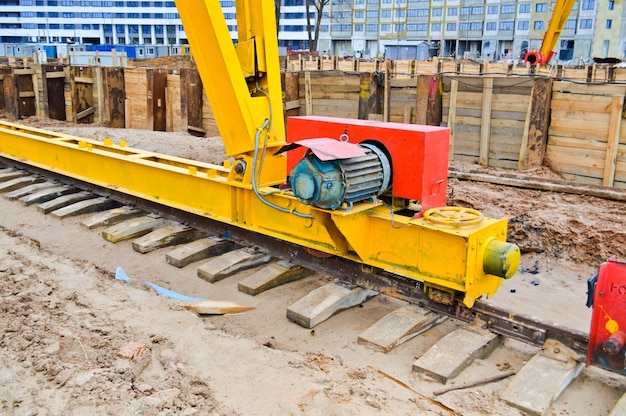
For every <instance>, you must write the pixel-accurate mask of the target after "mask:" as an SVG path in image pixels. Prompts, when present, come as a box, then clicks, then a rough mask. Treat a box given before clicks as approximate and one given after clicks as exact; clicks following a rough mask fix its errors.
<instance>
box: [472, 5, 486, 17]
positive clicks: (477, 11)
mask: <svg viewBox="0 0 626 416" xmlns="http://www.w3.org/2000/svg"><path fill="white" fill-rule="evenodd" d="M484 13H485V8H484V7H483V6H474V7H472V14H473V15H481V14H484Z"/></svg>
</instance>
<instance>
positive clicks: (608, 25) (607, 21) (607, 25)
mask: <svg viewBox="0 0 626 416" xmlns="http://www.w3.org/2000/svg"><path fill="white" fill-rule="evenodd" d="M612 25H613V21H612V20H611V19H606V28H607V29H610V28H611V26H612Z"/></svg>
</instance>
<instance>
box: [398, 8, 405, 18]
mask: <svg viewBox="0 0 626 416" xmlns="http://www.w3.org/2000/svg"><path fill="white" fill-rule="evenodd" d="M405 16H406V10H396V17H397V18H400V19H403V18H404V17H405Z"/></svg>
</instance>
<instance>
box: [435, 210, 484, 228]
mask: <svg viewBox="0 0 626 416" xmlns="http://www.w3.org/2000/svg"><path fill="white" fill-rule="evenodd" d="M424 219H425V220H426V221H428V222H432V223H433V224H439V225H450V226H454V227H462V226H464V225H476V224H479V223H480V222H481V221H482V220H483V219H484V216H483V214H482V213H481V212H480V211H476V210H475V209H472V208H463V207H441V208H431V209H429V210H427V211H426V212H424Z"/></svg>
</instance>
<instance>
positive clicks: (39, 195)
mask: <svg viewBox="0 0 626 416" xmlns="http://www.w3.org/2000/svg"><path fill="white" fill-rule="evenodd" d="M0 162H1V163H2V166H1V167H2V168H3V169H2V170H0V191H1V192H2V193H3V194H4V197H5V199H8V200H12V202H10V203H12V204H19V202H17V201H21V203H22V204H21V205H30V206H31V207H30V208H24V209H26V210H28V209H30V210H32V206H36V207H37V211H39V213H40V214H39V215H41V213H43V214H50V215H51V216H56V217H58V218H60V219H62V221H71V220H68V219H69V218H73V220H74V221H80V223H81V224H82V225H83V226H87V228H90V229H92V230H94V232H102V234H103V235H104V236H105V238H107V239H109V240H110V241H133V242H132V243H131V246H132V247H133V249H134V250H135V251H138V252H140V253H147V252H155V253H157V252H159V251H160V252H162V251H168V253H171V252H172V247H171V246H172V245H174V244H176V243H177V244H178V245H177V247H184V245H183V240H186V241H192V240H196V241H197V240H199V239H205V240H206V238H211V239H213V241H217V240H219V239H222V240H226V241H227V242H228V244H227V245H226V246H223V247H222V246H220V247H222V248H218V249H215V250H213V251H211V250H208V251H206V252H205V253H204V254H203V255H200V257H193V258H192V260H189V261H187V260H182V263H185V264H178V266H180V267H181V268H183V267H184V268H185V269H186V270H189V269H192V270H193V269H194V268H196V270H197V271H196V273H193V272H191V273H192V274H197V275H198V276H199V277H203V278H204V279H205V280H208V281H211V282H213V283H216V282H218V281H220V280H222V279H225V278H226V277H228V276H232V275H235V274H236V273H237V272H241V271H242V270H246V269H251V270H253V271H255V270H256V271H257V272H258V271H259V270H261V271H263V270H265V272H267V270H268V269H267V267H269V266H268V264H270V265H276V264H283V265H284V263H279V261H282V262H285V261H286V262H288V263H289V267H298V268H301V270H304V271H306V272H303V273H300V274H298V276H297V277H294V276H293V275H290V276H288V277H287V278H278V279H277V280H276V281H275V282H274V283H272V284H271V285H269V286H268V285H266V286H268V287H262V288H261V289H259V291H258V292H255V293H254V294H255V295H256V294H258V293H262V292H264V291H265V290H268V289H269V292H270V293H271V292H272V290H275V291H279V292H281V291H282V293H283V295H284V293H285V290H286V289H285V288H284V287H278V288H276V289H271V288H270V287H272V286H274V287H275V286H278V285H279V283H285V282H293V281H294V280H296V279H301V278H303V277H304V276H311V277H307V278H306V279H304V280H303V281H300V282H298V283H296V285H297V287H299V288H300V289H301V290H304V292H303V293H300V295H301V298H300V299H295V302H294V298H293V295H291V296H290V297H289V298H290V299H291V303H292V305H291V306H290V307H288V308H287V317H288V318H289V319H290V320H292V321H295V322H297V323H299V324H300V326H303V327H305V328H306V330H308V331H310V334H311V336H314V335H316V331H317V334H318V335H319V330H318V325H320V326H322V325H321V323H322V322H325V321H326V320H327V319H328V320H329V322H331V324H332V323H334V322H337V321H339V322H341V318H340V316H341V315H342V314H340V313H339V312H341V311H343V310H345V309H348V308H349V307H352V306H361V307H362V308H364V309H365V307H366V305H368V303H366V301H367V299H369V298H371V297H373V296H374V295H376V294H380V295H378V297H379V298H389V299H393V300H392V301H390V304H391V305H393V307H391V306H389V305H387V307H386V308H385V309H386V312H388V313H390V314H393V313H394V312H396V311H397V310H399V309H402V308H401V306H402V305H405V306H407V305H408V306H409V309H411V310H412V311H415V310H418V309H419V313H420V314H422V315H424V314H430V316H431V317H430V318H428V319H426V320H425V321H424V322H420V323H419V324H416V323H412V325H413V327H412V328H410V329H405V330H404V332H402V333H401V334H400V335H398V336H397V338H398V339H396V340H391V341H390V340H388V339H385V340H383V341H381V339H380V337H377V336H376V333H377V332H378V333H381V332H385V331H389V329H388V328H385V327H384V326H383V327H378V328H376V327H375V325H373V326H372V328H368V330H369V333H368V334H369V335H364V334H365V333H366V332H367V331H364V332H363V333H361V334H360V335H359V336H358V337H356V338H357V339H353V340H352V342H356V341H357V340H358V341H359V342H361V343H363V344H366V345H369V346H370V347H371V348H372V349H373V350H376V351H380V350H381V349H382V350H385V351H387V352H389V351H391V350H392V349H393V348H394V347H396V346H397V345H404V342H405V341H407V340H408V339H411V338H413V337H414V336H416V335H417V334H418V333H420V332H421V330H427V329H428V328H431V327H433V326H435V330H434V332H438V331H443V332H439V335H440V338H441V340H440V341H439V342H442V343H441V344H439V343H438V344H437V345H438V346H439V348H440V349H444V348H446V344H445V339H446V338H449V340H448V342H451V341H450V339H451V340H452V341H454V338H453V336H454V334H455V333H456V334H460V335H457V336H467V332H466V333H459V332H458V331H470V333H476V334H479V337H478V338H479V340H478V341H477V342H478V346H477V347H476V348H475V350H472V351H468V352H463V353H461V354H462V355H463V354H465V355H466V356H464V357H461V358H459V357H458V356H457V355H455V351H452V350H453V349H454V348H451V349H450V351H448V352H449V353H450V354H449V355H444V356H441V355H437V354H434V353H431V354H430V355H431V356H432V358H430V361H429V362H422V363H420V359H419V358H418V359H417V360H415V361H414V362H406V363H405V364H406V367H407V368H411V369H412V370H413V372H414V373H420V374H422V373H425V374H426V375H427V376H428V377H430V378H433V379H435V380H438V381H439V382H444V383H445V382H447V381H448V380H450V381H452V384H454V379H455V377H456V376H457V375H458V374H459V373H460V372H461V371H463V370H464V369H465V367H467V366H469V365H471V363H472V361H474V360H475V359H487V358H488V357H489V353H490V352H491V351H493V350H494V349H495V348H501V349H502V348H505V349H506V348H510V343H512V342H513V343H515V342H518V341H520V342H521V343H523V345H525V346H526V347H524V348H534V350H536V353H534V355H532V357H533V358H531V359H530V360H529V363H530V362H532V360H533V359H534V357H540V358H539V359H542V357H543V358H547V359H548V360H551V361H549V362H548V363H546V362H541V363H539V364H538V365H539V366H540V367H541V368H542V369H545V368H547V367H546V366H549V365H552V364H555V368H556V369H555V370H554V371H555V372H554V373H553V374H552V375H549V378H559V377H563V380H560V382H559V383H557V384H558V386H557V387H555V388H556V389H557V390H558V389H560V390H564V389H565V387H567V385H568V384H569V382H570V381H571V380H572V379H575V378H576V376H577V375H578V373H579V372H580V370H581V369H582V366H581V365H580V364H579V363H580V362H582V361H584V356H585V354H586V348H587V341H588V338H587V335H586V334H585V333H583V332H580V331H575V330H570V329H567V328H562V327H560V326H559V325H556V324H554V323H551V322H546V321H543V320H540V319H536V318H533V317H530V316H524V315H520V314H518V313H515V312H513V311H511V310H506V309H502V308H498V307H495V306H493V305H490V304H489V303H487V302H483V301H480V300H479V301H478V302H476V304H475V306H474V308H472V309H468V308H466V307H465V306H464V305H463V304H462V302H460V301H458V300H457V301H456V302H455V303H454V304H452V305H444V304H441V303H437V302H435V301H433V300H432V299H430V298H429V297H428V296H426V295H425V294H424V293H423V288H422V286H421V284H420V282H417V281H415V280H412V279H408V278H405V277H403V276H400V275H394V274H392V273H389V272H382V271H378V270H372V269H364V268H363V267H362V265H360V264H357V263H353V262H350V261H349V260H345V259H341V258H338V257H318V256H316V255H314V254H315V253H313V255H312V254H311V253H310V252H307V251H306V250H305V249H303V248H301V247H299V246H296V245H294V244H290V243H285V242H283V241H279V240H276V239H272V238H269V237H265V236H262V235H260V234H256V233H252V232H250V231H246V230H243V229H239V228H236V227H229V226H227V225H224V224H223V223H220V222H218V221H214V220H211V219H210V218H207V217H202V216H198V215H193V214H189V213H188V212H184V211H179V210H176V209H174V208H171V207H166V206H162V205H159V204H155V203H154V202H150V201H145V200H140V199H137V198H135V197H133V196H129V195H125V194H121V193H119V192H116V191H115V190H112V189H110V188H101V187H97V186H94V185H92V184H88V183H82V182H79V181H76V180H74V179H69V178H66V177H60V176H55V175H54V173H51V172H47V171H38V170H37V169H34V168H33V167H31V166H24V165H22V164H20V163H18V162H15V161H12V160H1V161H0ZM120 207H131V208H132V209H131V210H130V212H131V213H130V214H129V213H127V214H128V215H127V216H120V217H117V218H116V217H115V216H114V215H113V214H111V215H110V216H108V215H107V214H106V213H107V212H115V213H117V214H119V213H121V212H123V210H121V209H120ZM131 217H132V218H144V219H146V218H148V219H150V221H152V222H151V225H149V226H143V227H144V228H143V229H142V231H137V230H136V229H133V227H137V225H136V222H135V223H132V221H137V220H136V219H135V220H132V219H130V218H131ZM98 218H100V219H98ZM131 223H132V224H131ZM115 224H118V225H117V227H118V228H117V230H116V231H111V229H112V228H114V226H116V225H115ZM133 224H135V225H133ZM172 225H175V226H178V228H176V227H174V229H177V230H179V231H180V230H186V234H184V235H185V236H186V237H180V235H182V234H177V235H178V237H177V236H174V235H173V234H171V233H175V231H171V233H170V234H163V231H162V232H161V234H162V235H161V236H159V238H158V239H157V240H156V242H155V241H154V239H152V240H151V239H150V238H149V237H150V235H153V236H154V235H155V233H157V234H158V230H163V229H164V227H165V226H172ZM139 228H141V226H140V227H139ZM107 230H109V231H107ZM129 230H130V231H129ZM155 230H156V231H155ZM190 230H191V231H190ZM116 232H117V233H118V234H115V233H116ZM124 233H126V234H124ZM107 236H108V237H107ZM116 239H117V240H116ZM191 244H193V243H191ZM165 247H170V248H169V249H167V250H165V249H164V248H165ZM251 247H254V248H255V250H250V248H251ZM239 248H248V251H249V252H253V254H254V255H253V256H251V257H249V258H248V260H250V259H252V260H251V261H250V262H249V264H248V267H245V265H244V266H242V264H241V263H239V264H229V265H228V266H226V267H225V266H219V267H222V268H221V269H219V267H218V273H215V270H210V271H208V272H207V271H206V270H204V271H203V266H202V264H203V263H205V262H206V261H207V259H209V257H211V258H213V259H215V258H218V257H219V256H220V255H221V256H222V257H224V258H225V257H227V253H232V252H233V251H236V250H237V249H239ZM158 249H162V250H158ZM179 251H180V250H179ZM259 252H260V253H261V254H262V255H259ZM152 255H153V256H154V255H155V254H152ZM185 255H187V256H188V255H189V253H185ZM151 258H154V257H151ZM165 258H166V262H168V263H170V264H175V263H176V261H177V259H172V258H171V256H170V257H168V255H165ZM187 263H189V264H187ZM219 272H221V274H220V273H219ZM203 273H204V276H202V274H203ZM242 273H243V274H247V275H248V277H250V275H251V273H252V272H250V271H247V272H245V271H244V272H242ZM187 274H189V271H188V272H187ZM257 274H258V273H257ZM252 275H254V274H253V273H252ZM207 276H208V277H207ZM329 276H331V277H332V281H331V282H330V283H328V284H330V285H334V286H338V287H341V288H342V290H347V291H352V292H354V291H355V290H361V291H363V290H367V291H369V292H368V293H369V294H362V293H359V294H357V295H347V296H346V298H344V299H343V300H342V301H341V302H338V303H336V305H334V306H333V307H332V308H330V309H329V310H325V311H324V312H321V313H320V312H319V308H320V307H319V305H320V304H323V303H328V297H329V296H330V297H332V296H336V294H335V293H334V292H333V293H332V294H331V295H326V297H325V298H324V299H323V300H319V299H318V300H315V299H313V300H311V299H309V301H306V298H307V295H309V297H310V294H311V293H312V292H313V290H312V289H313V288H314V287H313V286H310V285H309V284H307V283H304V282H306V281H311V280H312V281H314V282H316V284H315V285H314V286H318V287H315V289H322V288H323V287H325V286H327V285H322V283H327V282H329V280H331V279H329ZM211 279H212V280H211ZM238 280H239V282H238V286H239V290H240V291H242V281H243V280H242V279H241V278H239V279H238ZM224 282H227V280H224ZM337 283H339V284H337ZM223 284H227V283H223ZM244 286H245V284H244ZM172 289H175V288H172ZM248 290H250V289H248ZM243 291H244V292H245V289H244V290H243ZM355 293H356V292H355ZM302 302H304V303H305V304H307V302H308V305H307V306H306V307H304V309H300V310H297V308H296V309H295V310H294V305H296V304H298V303H302ZM316 302H317V303H316ZM405 303H406V304H405ZM307 308H308V309H307ZM311 309H316V310H317V312H316V313H317V315H316V314H312V313H309V312H310V310H311ZM425 311H428V312H425ZM338 313H339V314H338ZM324 314H326V315H328V316H325V315H324ZM313 315H315V316H313ZM320 316H321V317H320ZM331 316H333V317H332V318H330V317H331ZM390 316H393V315H390ZM444 317H450V318H453V319H452V320H450V321H449V322H453V323H447V324H441V325H439V326H437V324H438V323H439V322H441V321H443V320H444V319H443V318H444ZM232 319H233V320H237V319H238V318H232ZM412 319H415V316H414V315H413V318H412ZM383 320H384V319H381V321H379V322H377V324H379V325H384V323H382V321H383ZM412 322H413V321H412ZM463 323H464V324H463ZM326 325H328V324H326ZM372 333H373V334H374V335H372ZM318 335H316V336H317V337H318V339H319V336H318ZM443 335H448V336H443ZM485 340H486V341H485ZM494 340H495V341H494ZM456 342H458V340H457V341H456ZM461 342H463V341H461ZM385 343H386V344H385ZM270 344H272V342H271V341H268V345H270ZM274 344H279V341H275V342H274ZM426 344H428V342H426ZM503 345H504V346H503ZM428 351H432V348H431V349H430V350H428ZM428 351H426V352H425V354H423V355H422V356H427V355H428ZM459 359H460V360H461V361H463V363H462V364H460V366H459V368H458V369H457V368H455V369H451V370H449V369H445V370H441V371H439V369H438V367H445V365H444V364H443V362H444V361H446V360H448V361H449V360H459ZM564 365H565V367H564V368H562V367H563V366H564ZM524 368H529V367H527V366H521V368H517V369H516V372H517V373H518V375H517V376H514V377H513V374H512V373H511V374H509V376H511V377H509V378H510V379H513V381H511V382H510V383H509V387H508V388H505V392H508V393H505V395H506V394H508V397H507V398H505V399H504V400H505V401H506V402H507V403H508V404H509V405H510V406H511V408H512V409H514V408H521V409H522V410H521V411H522V412H528V413H530V414H548V413H547V412H550V411H554V409H560V407H559V404H558V402H557V403H553V399H555V398H556V397H552V398H550V399H549V400H548V399H543V401H541V402H536V403H530V404H527V403H526V401H527V398H526V397H520V396H519V395H520V394H521V393H520V391H521V387H519V386H518V387H515V386H513V387H510V386H511V385H514V384H515V382H516V381H515V380H519V381H517V383H518V384H519V383H523V382H528V381H529V380H532V379H533V377H535V381H536V377H537V375H536V374H535V373H532V372H531V371H533V370H532V369H529V370H528V372H529V374H527V375H525V376H524V377H526V378H523V377H520V376H521V373H523V370H524ZM505 369H508V368H505ZM529 377H530V378H529ZM600 378H602V377H600ZM390 379H394V378H393V377H392V376H390ZM566 379H568V380H566ZM395 381H398V380H395ZM508 381H509V380H507V381H504V382H501V383H504V384H503V385H504V386H506V383H507V382H508ZM398 382H399V381H398ZM607 388H608V389H609V390H611V389H613V390H615V385H612V386H609V387H607ZM440 394H443V393H441V392H440ZM559 394H560V392H559ZM559 394H556V396H558V395H559ZM611 394H613V395H615V394H616V392H615V391H612V393H611ZM546 400H547V401H546ZM525 403H526V404H525ZM524 406H526V407H524ZM550 409H552V410H550ZM512 411H513V410H512ZM514 412H515V411H513V413H512V414H515V413H514ZM552 414H555V413H552ZM570 414H577V413H570ZM580 414H588V413H580ZM599 414H602V413H599Z"/></svg>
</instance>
